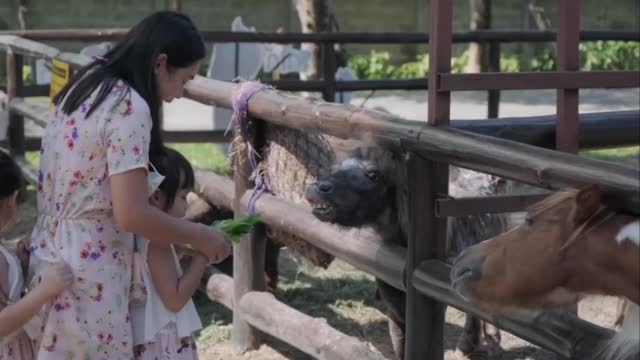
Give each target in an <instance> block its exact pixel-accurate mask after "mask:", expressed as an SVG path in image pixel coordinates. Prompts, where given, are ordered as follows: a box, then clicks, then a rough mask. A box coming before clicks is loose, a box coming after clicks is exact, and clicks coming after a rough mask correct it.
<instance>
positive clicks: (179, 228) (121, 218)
mask: <svg viewBox="0 0 640 360" xmlns="http://www.w3.org/2000/svg"><path fill="white" fill-rule="evenodd" d="M110 179H111V193H112V202H113V212H114V216H115V219H116V222H117V224H118V226H119V227H120V228H121V229H122V230H124V231H127V232H131V233H135V234H139V235H141V236H143V237H145V238H147V239H149V241H150V243H154V242H156V243H159V244H162V245H168V244H170V243H173V242H178V243H182V244H191V245H192V246H193V247H194V248H196V249H197V250H199V251H201V252H202V253H203V254H204V255H206V256H207V257H208V258H209V259H210V261H212V262H214V263H217V262H220V261H222V260H224V259H225V258H226V257H228V256H229V255H230V254H231V245H230V243H229V241H228V240H227V238H226V235H225V234H224V233H223V232H221V231H219V230H217V229H215V228H213V227H210V226H206V225H203V224H198V223H194V222H191V221H187V220H182V219H178V218H175V217H172V216H170V215H168V214H167V213H165V212H163V211H161V210H160V209H158V208H156V207H153V206H152V205H151V204H149V199H148V196H147V174H146V170H145V169H142V168H138V169H134V170H130V171H125V172H122V173H119V174H115V175H112V176H111V177H110Z"/></svg>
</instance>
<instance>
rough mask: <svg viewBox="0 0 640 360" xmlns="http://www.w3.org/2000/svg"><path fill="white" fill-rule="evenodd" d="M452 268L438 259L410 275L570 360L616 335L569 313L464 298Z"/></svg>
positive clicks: (422, 286) (429, 291)
mask: <svg viewBox="0 0 640 360" xmlns="http://www.w3.org/2000/svg"><path fill="white" fill-rule="evenodd" d="M450 273H451V268H450V267H449V266H448V265H446V264H444V263H442V262H440V261H437V260H429V261H425V262H423V263H422V264H421V265H420V266H419V267H418V268H417V270H416V271H415V272H414V273H413V274H412V275H411V277H410V278H411V280H412V281H413V285H414V286H415V287H416V288H417V289H418V290H419V291H420V292H421V293H423V294H424V295H426V296H429V297H431V298H434V299H436V300H438V301H441V302H443V303H446V304H449V305H450V306H452V307H454V308H456V309H458V310H460V311H463V312H466V313H468V314H471V315H474V316H477V317H479V318H481V319H483V320H485V321H488V322H490V323H492V324H494V325H496V326H497V327H499V328H501V329H504V330H506V331H509V332H510V333H512V334H514V335H516V336H518V337H520V338H522V339H524V340H526V341H529V342H531V343H533V344H535V345H538V346H540V347H543V348H545V349H548V350H551V351H554V352H556V353H558V354H561V355H563V356H566V357H567V358H571V359H587V358H590V356H591V355H593V354H594V353H595V350H596V349H598V347H599V346H602V345H603V344H604V342H605V341H606V340H608V339H611V337H612V336H613V335H614V334H615V333H614V332H613V331H612V330H609V329H606V328H603V327H600V326H597V325H595V324H593V323H590V322H588V321H585V320H582V319H580V318H577V317H576V316H574V315H571V314H569V313H555V312H535V311H525V310H522V311H516V310H515V309H509V310H505V309H489V308H486V307H483V306H481V305H477V304H473V303H470V302H468V301H466V300H465V299H463V298H461V297H460V296H459V295H458V294H457V293H456V292H455V290H453V288H452V287H451V280H450V275H449V274H450Z"/></svg>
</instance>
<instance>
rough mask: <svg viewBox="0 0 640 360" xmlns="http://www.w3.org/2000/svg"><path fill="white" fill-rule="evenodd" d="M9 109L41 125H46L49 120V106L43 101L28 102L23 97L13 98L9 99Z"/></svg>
mask: <svg viewBox="0 0 640 360" xmlns="http://www.w3.org/2000/svg"><path fill="white" fill-rule="evenodd" d="M9 111H12V112H14V113H17V114H19V115H21V116H24V117H26V118H28V119H30V120H32V121H33V122H35V123H36V124H37V125H38V126H40V127H46V126H47V121H48V120H49V115H50V111H49V108H48V107H47V106H46V105H45V104H43V103H33V102H27V101H25V100H24V99H23V98H13V99H11V100H10V101H9Z"/></svg>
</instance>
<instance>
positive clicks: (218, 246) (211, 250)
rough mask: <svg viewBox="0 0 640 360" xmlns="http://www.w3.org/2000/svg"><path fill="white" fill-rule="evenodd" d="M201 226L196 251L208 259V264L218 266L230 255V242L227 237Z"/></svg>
mask: <svg viewBox="0 0 640 360" xmlns="http://www.w3.org/2000/svg"><path fill="white" fill-rule="evenodd" d="M200 225H201V229H202V236H201V239H202V240H201V241H200V242H199V243H198V244H197V247H198V250H199V251H200V252H201V253H202V254H203V255H204V256H206V257H207V258H208V259H209V262H210V263H213V264H218V263H221V262H222V261H223V260H224V259H226V258H227V257H228V256H229V255H231V241H230V240H229V238H228V237H227V235H226V234H225V233H224V232H222V231H220V230H218V229H216V228H214V227H211V226H207V225H203V224H200Z"/></svg>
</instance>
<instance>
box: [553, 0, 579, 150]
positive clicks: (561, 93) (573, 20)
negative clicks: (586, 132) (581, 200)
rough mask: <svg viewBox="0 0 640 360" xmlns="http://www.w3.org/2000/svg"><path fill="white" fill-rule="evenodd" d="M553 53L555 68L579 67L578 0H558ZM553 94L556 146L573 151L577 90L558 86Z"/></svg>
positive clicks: (575, 133)
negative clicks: (555, 112) (554, 50)
mask: <svg viewBox="0 0 640 360" xmlns="http://www.w3.org/2000/svg"><path fill="white" fill-rule="evenodd" d="M556 57H557V70H558V71H578V70H580V0H558V38H557V40H556ZM556 94H557V95H556V106H557V112H558V123H557V130H556V146H557V149H558V150H560V151H566V152H570V153H574V154H577V153H578V132H579V131H580V129H579V125H580V124H579V122H578V105H579V102H580V95H579V94H580V90H579V89H577V88H575V89H559V90H557V93H556Z"/></svg>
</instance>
